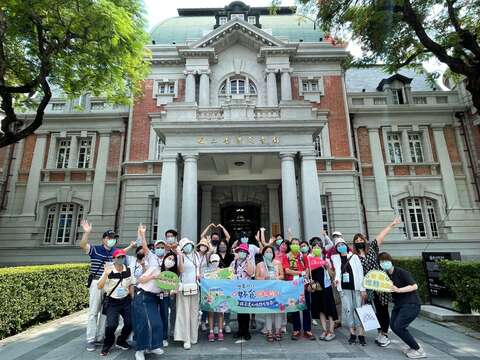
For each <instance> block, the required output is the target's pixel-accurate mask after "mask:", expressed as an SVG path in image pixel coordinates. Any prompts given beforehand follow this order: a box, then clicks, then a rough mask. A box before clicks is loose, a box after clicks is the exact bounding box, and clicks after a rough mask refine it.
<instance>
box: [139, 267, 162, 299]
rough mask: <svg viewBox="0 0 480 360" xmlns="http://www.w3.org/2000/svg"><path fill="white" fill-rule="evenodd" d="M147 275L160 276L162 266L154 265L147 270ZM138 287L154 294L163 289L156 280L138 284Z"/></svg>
mask: <svg viewBox="0 0 480 360" xmlns="http://www.w3.org/2000/svg"><path fill="white" fill-rule="evenodd" d="M145 275H154V276H158V275H160V268H159V267H157V266H152V267H151V268H149V269H148V270H147V271H145ZM137 287H139V288H140V289H143V290H145V291H148V292H151V293H154V294H160V293H161V292H162V290H161V289H160V288H159V287H158V286H157V284H156V283H155V280H150V281H147V282H146V283H143V284H138V285H137Z"/></svg>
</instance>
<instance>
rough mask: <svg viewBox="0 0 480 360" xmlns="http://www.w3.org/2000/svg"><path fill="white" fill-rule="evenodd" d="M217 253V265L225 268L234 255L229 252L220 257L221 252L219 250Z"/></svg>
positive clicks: (228, 265)
mask: <svg viewBox="0 0 480 360" xmlns="http://www.w3.org/2000/svg"><path fill="white" fill-rule="evenodd" d="M217 254H218V256H220V262H219V263H218V267H219V268H220V269H225V268H228V267H230V264H231V263H232V261H233V259H234V258H235V256H234V255H233V254H231V253H226V254H225V257H222V254H220V253H219V252H217Z"/></svg>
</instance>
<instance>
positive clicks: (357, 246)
mask: <svg viewBox="0 0 480 360" xmlns="http://www.w3.org/2000/svg"><path fill="white" fill-rule="evenodd" d="M400 222H401V219H400V218H399V217H396V218H395V219H394V220H393V221H392V222H391V223H390V224H388V226H387V227H386V228H385V229H383V230H382V231H381V232H380V233H379V234H378V235H377V236H376V237H375V240H373V241H372V242H370V243H369V242H368V240H367V237H366V236H365V235H363V234H356V235H355V236H354V237H353V253H354V254H357V255H358V257H359V258H360V261H361V262H362V266H363V273H364V274H367V273H368V272H369V271H370V270H380V264H379V262H378V255H377V254H378V252H379V246H381V245H382V244H383V242H384V240H385V237H386V236H387V235H388V233H389V232H390V231H392V230H393V228H394V227H395V226H397V225H398V224H400ZM368 295H369V296H368V298H369V299H371V300H373V304H374V305H375V312H376V314H377V318H378V322H379V323H380V329H379V332H378V337H377V339H376V340H375V343H376V344H377V345H379V346H382V347H385V346H388V345H389V344H390V339H389V338H388V327H389V324H390V315H389V313H388V303H389V302H390V300H391V296H390V294H389V293H386V292H376V291H368Z"/></svg>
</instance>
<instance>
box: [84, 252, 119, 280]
mask: <svg viewBox="0 0 480 360" xmlns="http://www.w3.org/2000/svg"><path fill="white" fill-rule="evenodd" d="M115 250H116V249H115V248H111V249H110V250H107V249H105V246H103V245H95V246H92V245H90V251H89V252H88V255H89V256H90V274H91V275H93V279H94V280H98V279H100V277H101V276H102V274H103V271H104V269H105V263H106V262H111V261H112V256H113V252H114V251H115Z"/></svg>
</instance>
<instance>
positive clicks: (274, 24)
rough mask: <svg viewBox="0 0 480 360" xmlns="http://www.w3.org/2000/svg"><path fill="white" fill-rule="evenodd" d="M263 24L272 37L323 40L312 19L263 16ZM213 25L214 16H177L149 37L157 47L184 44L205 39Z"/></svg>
mask: <svg viewBox="0 0 480 360" xmlns="http://www.w3.org/2000/svg"><path fill="white" fill-rule="evenodd" d="M260 24H261V26H262V29H263V30H269V29H270V30H271V33H272V35H273V36H275V37H283V38H288V41H289V42H300V41H303V42H318V41H320V39H321V38H322V37H323V34H322V32H321V31H319V30H315V29H314V28H313V23H312V22H311V21H310V20H305V19H303V18H302V17H300V16H298V15H262V16H260ZM214 25H215V16H177V17H173V18H170V19H167V20H165V21H163V22H161V23H160V24H158V25H156V26H155V27H154V28H153V29H152V31H151V34H150V37H151V40H152V41H154V42H155V44H157V45H161V44H184V43H185V42H186V41H187V40H188V41H191V40H198V39H200V38H202V37H203V36H204V35H206V33H208V32H209V31H212V30H213V26H214Z"/></svg>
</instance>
